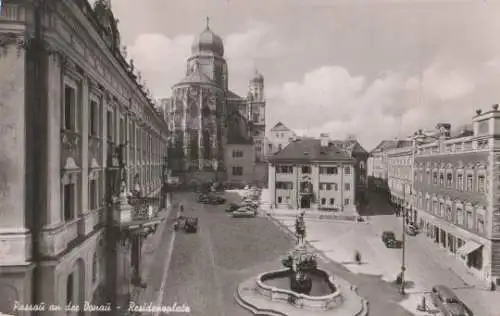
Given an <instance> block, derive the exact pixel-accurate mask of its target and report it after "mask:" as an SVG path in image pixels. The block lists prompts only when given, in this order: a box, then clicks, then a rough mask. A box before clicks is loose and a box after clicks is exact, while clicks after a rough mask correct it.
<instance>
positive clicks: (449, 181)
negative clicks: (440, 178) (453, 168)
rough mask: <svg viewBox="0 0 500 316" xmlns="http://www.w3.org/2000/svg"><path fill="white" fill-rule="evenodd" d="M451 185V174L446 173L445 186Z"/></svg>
mask: <svg viewBox="0 0 500 316" xmlns="http://www.w3.org/2000/svg"><path fill="white" fill-rule="evenodd" d="M452 184H453V174H452V173H451V172H448V173H447V174H446V185H447V186H449V187H451V186H452Z"/></svg>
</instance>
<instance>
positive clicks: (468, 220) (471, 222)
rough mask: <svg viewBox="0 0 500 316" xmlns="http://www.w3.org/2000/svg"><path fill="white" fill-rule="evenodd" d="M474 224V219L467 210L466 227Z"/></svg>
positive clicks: (470, 227)
mask: <svg viewBox="0 0 500 316" xmlns="http://www.w3.org/2000/svg"><path fill="white" fill-rule="evenodd" d="M473 226H474V220H473V218H472V211H470V210H467V229H472V227H473Z"/></svg>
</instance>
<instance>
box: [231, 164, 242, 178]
mask: <svg viewBox="0 0 500 316" xmlns="http://www.w3.org/2000/svg"><path fill="white" fill-rule="evenodd" d="M242 175H243V167H239V166H238V167H233V176H242Z"/></svg>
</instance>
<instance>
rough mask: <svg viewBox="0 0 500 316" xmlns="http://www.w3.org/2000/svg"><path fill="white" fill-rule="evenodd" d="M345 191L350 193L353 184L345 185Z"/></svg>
mask: <svg viewBox="0 0 500 316" xmlns="http://www.w3.org/2000/svg"><path fill="white" fill-rule="evenodd" d="M344 190H345V191H350V190H351V184H350V183H344Z"/></svg>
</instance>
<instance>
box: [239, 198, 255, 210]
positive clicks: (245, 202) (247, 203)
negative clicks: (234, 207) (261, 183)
mask: <svg viewBox="0 0 500 316" xmlns="http://www.w3.org/2000/svg"><path fill="white" fill-rule="evenodd" d="M241 205H242V206H248V207H253V208H257V207H259V202H257V201H253V200H250V199H244V200H243V201H242V202H241Z"/></svg>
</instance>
